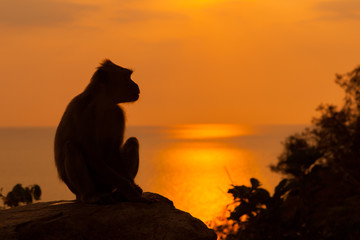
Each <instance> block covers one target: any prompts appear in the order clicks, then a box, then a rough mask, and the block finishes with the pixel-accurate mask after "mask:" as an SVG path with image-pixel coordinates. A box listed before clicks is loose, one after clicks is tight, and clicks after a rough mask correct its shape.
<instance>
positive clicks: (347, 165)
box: [226, 67, 360, 240]
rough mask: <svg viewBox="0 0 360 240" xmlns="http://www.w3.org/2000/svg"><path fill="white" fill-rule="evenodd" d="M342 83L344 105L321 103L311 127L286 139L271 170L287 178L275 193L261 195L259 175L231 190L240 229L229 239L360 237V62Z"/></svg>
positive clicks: (340, 78)
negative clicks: (249, 185) (248, 183)
mask: <svg viewBox="0 0 360 240" xmlns="http://www.w3.org/2000/svg"><path fill="white" fill-rule="evenodd" d="M336 83H337V84H338V85H340V86H341V87H342V88H343V89H344V91H345V98H344V104H343V106H341V107H340V108H339V107H337V106H334V105H321V106H320V107H319V108H318V109H317V110H318V111H320V113H321V116H320V117H318V118H314V120H313V124H312V126H311V127H309V128H307V129H305V130H304V131H303V132H301V133H298V134H294V135H292V136H289V137H288V138H287V139H286V140H285V142H284V150H283V152H282V154H281V155H280V156H279V158H278V162H277V163H276V164H275V165H272V166H271V170H273V171H275V172H279V173H281V174H283V175H284V176H285V177H286V178H285V179H284V180H282V181H281V182H280V183H279V185H278V186H277V187H276V188H275V191H274V194H273V196H269V195H266V194H263V195H261V196H260V195H259V196H258V195H256V194H255V193H256V191H257V189H258V186H259V185H256V184H255V187H254V184H253V182H254V180H252V182H251V183H252V187H246V186H234V187H233V188H232V189H230V190H229V193H231V194H232V195H233V196H234V203H235V204H237V206H236V207H235V208H234V209H233V210H232V211H231V213H230V217H229V220H232V221H234V225H235V226H237V231H236V233H234V234H229V235H228V236H227V237H226V239H250V240H251V239H360V205H359V203H360V67H358V68H356V69H354V70H353V71H351V72H350V73H347V74H344V75H337V76H336ZM255 182H256V181H255ZM257 182H258V181H257ZM264 191H266V190H264ZM265 195H266V197H264V196H265ZM244 216H246V217H244Z"/></svg>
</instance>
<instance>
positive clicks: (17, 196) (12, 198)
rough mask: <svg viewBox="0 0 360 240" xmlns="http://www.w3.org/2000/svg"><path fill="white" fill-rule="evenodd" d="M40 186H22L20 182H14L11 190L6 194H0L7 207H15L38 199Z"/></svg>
mask: <svg viewBox="0 0 360 240" xmlns="http://www.w3.org/2000/svg"><path fill="white" fill-rule="evenodd" d="M40 196H41V188H40V186H39V185H37V184H34V185H31V186H28V187H25V188H23V187H22V185H21V184H16V185H15V186H14V187H13V189H12V191H10V192H9V193H8V194H7V195H6V196H3V195H2V194H0V197H2V199H3V201H4V205H5V206H8V207H17V206H19V205H20V204H21V203H23V204H30V203H32V202H33V200H40Z"/></svg>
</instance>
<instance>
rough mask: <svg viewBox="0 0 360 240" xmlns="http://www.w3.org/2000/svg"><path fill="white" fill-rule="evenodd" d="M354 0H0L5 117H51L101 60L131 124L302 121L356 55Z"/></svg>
mask: <svg viewBox="0 0 360 240" xmlns="http://www.w3.org/2000/svg"><path fill="white" fill-rule="evenodd" d="M359 29H360V1H359V0H291V1H289V0H197V1H196V0H102V1H98V0H66V1H64V0H61V1H60V0H57V1H55V0H1V2H0V56H1V58H0V73H1V77H0V111H1V115H0V126H43V125H46V126H55V125H57V124H58V122H59V120H60V118H61V115H62V113H63V111H64V109H65V107H66V105H67V104H68V102H69V101H70V100H71V99H72V98H73V97H74V96H75V95H77V94H78V93H80V92H81V91H82V90H83V89H84V88H85V86H86V85H87V83H88V82H89V80H90V77H91V75H92V74H93V72H94V70H95V68H96V67H97V66H98V64H99V62H100V61H101V60H102V59H104V58H110V59H111V60H112V61H113V62H115V63H117V64H119V65H121V66H123V67H129V68H132V69H133V70H134V71H135V72H134V75H133V79H134V80H135V81H136V82H137V83H139V85H140V89H141V97H140V100H139V101H138V102H136V103H134V104H127V105H125V109H126V111H127V115H128V124H130V125H139V124H142V125H163V124H195V123H235V124H250V125H251V124H297V123H309V122H310V120H311V118H312V116H314V115H315V108H316V107H317V105H318V104H320V103H336V104H338V103H340V100H341V99H342V96H343V95H342V91H341V90H340V88H339V87H337V86H336V85H335V83H334V81H333V80H334V74H335V73H345V72H348V71H350V70H352V69H353V68H354V67H356V66H357V65H358V64H360V60H359V56H360V47H359V43H360V32H359Z"/></svg>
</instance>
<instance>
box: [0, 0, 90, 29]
mask: <svg viewBox="0 0 360 240" xmlns="http://www.w3.org/2000/svg"><path fill="white" fill-rule="evenodd" d="M94 9H95V7H94V6H91V5H84V4H77V3H70V2H60V1H53V0H1V3H0V24H1V25H5V26H8V27H47V26H58V25H62V24H65V23H69V22H73V21H75V20H76V19H77V18H78V17H79V15H81V14H83V13H84V12H86V11H89V10H94Z"/></svg>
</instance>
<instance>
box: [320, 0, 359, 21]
mask: <svg viewBox="0 0 360 240" xmlns="http://www.w3.org/2000/svg"><path fill="white" fill-rule="evenodd" d="M315 9H316V10H318V11H320V12H322V13H323V14H322V16H321V17H320V19H321V20H333V21H340V20H360V1H359V0H331V1H323V2H319V3H317V4H316V5H315Z"/></svg>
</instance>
